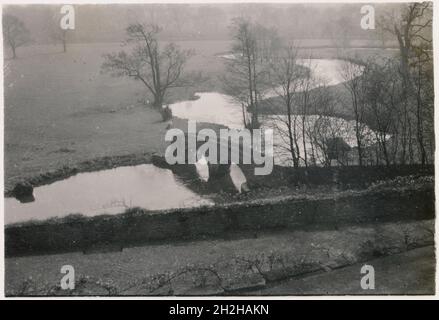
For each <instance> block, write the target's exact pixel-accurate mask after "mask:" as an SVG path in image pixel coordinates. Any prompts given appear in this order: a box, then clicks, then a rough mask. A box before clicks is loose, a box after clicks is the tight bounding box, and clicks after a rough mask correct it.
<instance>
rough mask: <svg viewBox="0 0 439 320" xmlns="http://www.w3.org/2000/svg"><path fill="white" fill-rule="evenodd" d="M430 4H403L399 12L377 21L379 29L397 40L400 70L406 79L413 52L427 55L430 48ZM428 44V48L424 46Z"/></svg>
mask: <svg viewBox="0 0 439 320" xmlns="http://www.w3.org/2000/svg"><path fill="white" fill-rule="evenodd" d="M432 5H433V3H432V2H422V3H421V2H416V3H411V4H403V8H402V10H401V12H399V13H397V14H396V15H395V14H393V15H392V14H387V15H385V16H382V17H380V19H379V20H378V25H379V27H380V28H381V29H382V30H384V31H385V32H387V33H389V34H391V35H393V36H395V37H396V39H397V40H398V44H399V50H400V58H401V68H402V72H403V75H404V76H405V77H408V75H409V66H410V59H411V58H412V57H413V56H415V55H416V54H415V51H419V50H421V51H423V52H425V53H428V52H429V51H430V50H431V48H432V46H431V44H432V39H431V37H432V34H431V27H432V21H433V19H432ZM425 42H426V43H429V44H430V45H429V46H427V47H426V46H425V45H424V44H425Z"/></svg>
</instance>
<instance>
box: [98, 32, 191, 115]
mask: <svg viewBox="0 0 439 320" xmlns="http://www.w3.org/2000/svg"><path fill="white" fill-rule="evenodd" d="M160 31H161V30H160V28H159V27H158V26H157V25H144V24H141V23H135V24H131V25H130V26H129V27H128V28H127V30H126V32H127V35H128V39H127V44H134V46H133V48H132V51H131V52H130V53H127V52H125V51H121V52H119V53H112V54H106V55H104V58H105V61H104V63H103V65H102V68H103V70H105V71H108V72H110V73H112V74H113V75H115V76H127V77H132V78H133V79H135V80H138V81H141V82H142V83H143V84H144V85H145V87H146V88H147V89H148V91H149V92H150V93H151V94H152V95H153V97H154V102H153V106H154V107H155V108H156V109H157V110H158V111H159V112H161V114H162V116H163V117H166V115H167V114H168V113H167V112H165V111H164V109H163V104H164V99H165V97H166V94H167V93H168V91H169V90H171V89H173V88H178V87H187V86H192V85H193V84H194V83H195V82H196V77H195V76H194V75H193V74H189V73H187V74H185V72H184V71H185V70H184V69H185V66H186V62H187V61H188V59H189V58H190V57H191V56H192V55H193V51H191V50H182V49H180V48H179V47H178V46H177V45H176V44H174V43H168V44H166V45H164V46H160V44H159V40H158V34H159V33H160ZM164 120H166V119H164Z"/></svg>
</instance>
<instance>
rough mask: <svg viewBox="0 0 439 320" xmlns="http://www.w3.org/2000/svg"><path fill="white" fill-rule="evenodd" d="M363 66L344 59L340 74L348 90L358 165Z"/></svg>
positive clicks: (360, 145) (362, 111)
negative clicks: (353, 122) (353, 121)
mask: <svg viewBox="0 0 439 320" xmlns="http://www.w3.org/2000/svg"><path fill="white" fill-rule="evenodd" d="M363 69H364V66H362V65H359V64H357V63H352V62H351V61H345V62H344V63H343V66H342V68H341V76H342V77H343V79H344V82H343V85H344V86H345V88H346V89H347V90H348V91H349V95H350V100H351V101H350V106H351V110H352V112H353V115H354V120H355V138H356V141H357V150H358V165H359V166H362V165H363V158H364V148H363V140H364V139H363V138H364V130H365V124H364V117H365V110H366V109H365V105H364V81H363V78H362V77H361V74H362V73H363Z"/></svg>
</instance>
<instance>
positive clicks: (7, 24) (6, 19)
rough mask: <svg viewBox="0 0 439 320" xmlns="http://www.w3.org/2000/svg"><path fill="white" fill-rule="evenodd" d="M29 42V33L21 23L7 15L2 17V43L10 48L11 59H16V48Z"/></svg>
mask: <svg viewBox="0 0 439 320" xmlns="http://www.w3.org/2000/svg"><path fill="white" fill-rule="evenodd" d="M30 40H31V39H30V32H29V30H28V29H27V28H26V26H25V24H24V22H23V21H21V20H20V19H18V18H17V17H15V16H12V15H9V14H6V15H4V16H3V41H4V42H6V44H7V45H8V46H9V47H10V48H11V51H12V59H15V58H16V57H17V48H19V47H21V46H23V45H25V44H27V43H29V42H30Z"/></svg>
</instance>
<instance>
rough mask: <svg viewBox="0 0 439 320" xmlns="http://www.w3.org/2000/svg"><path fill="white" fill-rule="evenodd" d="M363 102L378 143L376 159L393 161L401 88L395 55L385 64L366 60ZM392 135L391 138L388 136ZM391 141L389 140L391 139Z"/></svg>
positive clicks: (388, 163) (387, 163) (395, 149)
mask: <svg viewBox="0 0 439 320" xmlns="http://www.w3.org/2000/svg"><path fill="white" fill-rule="evenodd" d="M363 81H364V82H365V87H366V88H365V97H364V99H365V104H366V106H367V111H368V113H369V114H370V118H371V121H372V123H373V125H374V129H375V131H374V135H375V139H376V142H377V144H378V153H377V162H378V163H379V160H380V158H382V159H384V162H385V164H386V165H387V166H389V165H391V164H392V163H394V161H395V155H396V152H397V146H398V143H397V140H398V117H399V116H400V111H399V110H400V109H401V104H402V99H401V93H402V90H403V87H402V81H401V77H400V74H399V71H398V66H397V65H395V61H394V59H389V60H387V61H386V62H385V63H384V64H377V63H374V62H372V61H368V62H367V63H366V66H365V70H364V73H363ZM391 135H393V137H392V139H391V140H390V136H391ZM390 142H392V143H390Z"/></svg>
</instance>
